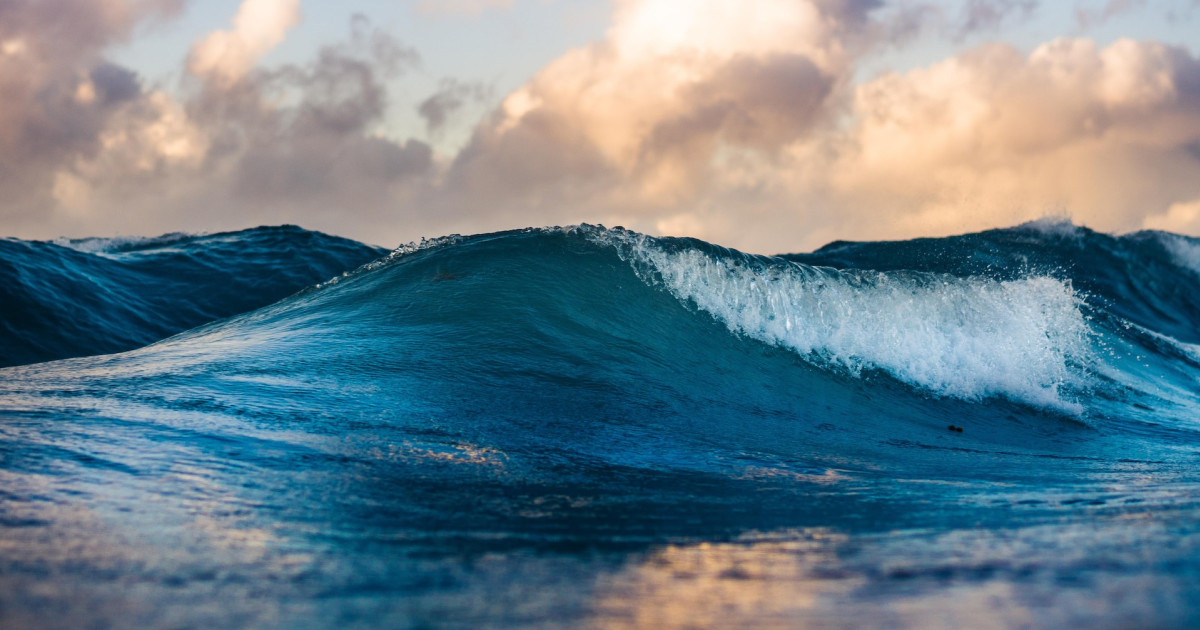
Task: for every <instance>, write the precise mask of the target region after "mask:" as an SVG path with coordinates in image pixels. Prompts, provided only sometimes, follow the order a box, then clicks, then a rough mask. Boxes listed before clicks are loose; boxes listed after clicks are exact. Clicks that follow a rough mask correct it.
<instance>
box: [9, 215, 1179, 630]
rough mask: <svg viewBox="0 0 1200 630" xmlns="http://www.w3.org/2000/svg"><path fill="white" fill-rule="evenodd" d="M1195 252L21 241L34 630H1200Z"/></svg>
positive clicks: (25, 484) (17, 303)
mask: <svg viewBox="0 0 1200 630" xmlns="http://www.w3.org/2000/svg"><path fill="white" fill-rule="evenodd" d="M1198 261H1200V239H1194V238H1189V237H1184V236H1179V235H1175V234H1168V233H1162V232H1139V233H1134V234H1129V235H1123V236H1114V235H1108V234H1103V233H1098V232H1095V231H1092V230H1089V229H1086V228H1082V227H1077V226H1073V225H1070V224H1069V223H1058V222H1039V223H1032V224H1026V225H1022V226H1017V227H1014V228H1008V229H1001V230H991V231H987V232H980V233H976V234H967V235H962V236H955V237H947V238H938V239H916V240H910V241H897V242H874V243H853V242H836V243H831V244H829V245H827V246H826V247H823V248H821V249H819V250H817V251H815V252H811V253H796V254H784V255H779V256H757V255H751V254H745V253H742V252H738V251H736V250H731V249H727V248H724V247H721V246H719V245H716V244H711V243H707V242H703V241H699V240H695V239H685V238H658V237H651V236H647V235H644V234H639V233H636V232H632V231H628V230H624V229H620V228H615V229H607V228H604V227H601V226H591V225H580V226H572V227H566V228H537V229H532V228H531V229H526V230H516V231H509V232H501V233H494V234H482V235H474V236H452V237H444V238H439V239H434V240H429V241H424V242H422V243H418V244H412V245H406V246H402V247H400V248H397V249H396V250H394V251H391V252H388V251H385V250H380V249H378V248H372V247H369V246H366V245H362V244H359V243H355V242H353V241H347V240H345V239H338V238H336V237H330V236H327V235H323V234H319V233H315V232H308V231H305V230H302V229H300V228H294V227H276V228H267V227H264V228H255V229H254V230H247V231H243V232H232V233H224V234H218V235H209V236H189V235H168V236H165V237H160V238H157V239H116V240H114V239H80V240H74V241H66V240H63V241H58V242H30V241H19V240H16V239H5V240H0V298H2V302H0V305H2V306H0V364H2V365H7V366H9V367H5V368H3V369H0V626H3V627H6V628H8V627H13V628H18V627H39V628H78V627H99V628H103V627H147V628H176V627H213V626H216V627H244V626H249V627H266V628H329V627H338V628H356V627H380V626H384V627H398V628H429V627H450V628H478V627H499V628H512V627H521V628H525V627H570V628H575V627H596V628H623V627H655V628H689V627H762V628H773V627H779V628H795V627H829V628H843V627H845V628H857V627H902V628H903V627H918V628H928V627H976V628H989V627H996V628H1008V627H1055V628H1058V627H1088V628H1096V627H1100V628H1105V627H1130V626H1137V627H1195V626H1198V625H1200V468H1198V466H1197V464H1200V324H1198V322H1200V262H1198ZM951 427H954V428H953V429H952V428H951Z"/></svg>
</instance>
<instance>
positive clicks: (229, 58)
mask: <svg viewBox="0 0 1200 630" xmlns="http://www.w3.org/2000/svg"><path fill="white" fill-rule="evenodd" d="M299 23H300V0H245V2H243V3H242V4H241V6H240V7H239V8H238V11H237V15H236V16H235V17H234V18H233V28H232V29H231V30H228V31H216V32H214V33H210V34H209V35H208V36H207V37H205V38H204V39H203V40H201V41H199V42H197V43H196V44H195V45H194V46H192V50H191V53H190V54H189V55H188V70H189V71H190V72H191V73H192V74H194V75H196V76H198V77H202V78H205V79H207V80H210V81H221V82H223V83H225V84H230V83H233V82H235V81H237V80H239V79H241V78H242V77H244V76H245V75H246V73H247V72H249V71H250V69H251V68H253V67H254V64H256V63H257V62H258V60H259V59H260V58H261V57H262V56H263V54H265V53H266V52H267V51H269V50H271V49H272V48H275V47H276V46H278V45H279V44H280V43H281V42H282V41H283V38H284V36H285V35H286V34H287V32H288V30H289V29H291V28H292V27H294V26H296V25H297V24H299Z"/></svg>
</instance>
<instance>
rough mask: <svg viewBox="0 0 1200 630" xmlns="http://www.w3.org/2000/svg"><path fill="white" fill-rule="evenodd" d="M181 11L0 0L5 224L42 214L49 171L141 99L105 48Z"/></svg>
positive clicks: (47, 204) (137, 2)
mask: <svg viewBox="0 0 1200 630" xmlns="http://www.w3.org/2000/svg"><path fill="white" fill-rule="evenodd" d="M180 8H181V3H180V2H178V1H175V0H62V1H61V2H53V3H48V2H41V1H39V0H7V1H5V2H0V94H3V98H0V194H2V195H3V197H4V199H5V201H4V203H3V205H0V220H3V222H4V224H5V225H6V226H9V229H10V230H14V231H16V230H21V229H32V228H34V227H35V226H36V225H38V224H39V223H41V222H43V221H44V220H46V219H47V214H48V213H49V212H50V211H51V208H52V207H53V197H52V195H51V191H52V189H53V186H54V183H55V179H56V175H55V173H56V172H58V171H59V170H60V169H62V168H64V167H67V166H69V165H70V164H71V163H72V162H73V161H74V160H76V159H78V158H80V157H84V156H88V155H92V154H95V153H96V152H97V151H99V150H101V148H102V134H103V132H104V130H105V128H106V127H107V125H108V124H109V122H110V121H111V120H113V119H114V118H115V117H117V116H120V115H121V114H122V112H123V111H124V110H125V109H127V108H128V107H129V106H130V104H132V103H135V102H136V101H137V100H139V99H140V96H141V91H142V88H141V86H140V82H139V80H138V78H137V76H136V75H135V74H134V73H133V72H131V71H129V70H128V69H125V68H121V67H119V66H117V65H115V64H113V63H111V62H109V61H107V60H106V59H105V58H104V55H103V52H104V50H105V49H106V48H107V47H108V46H110V45H112V44H114V43H117V42H122V41H125V40H126V39H127V38H128V37H129V36H130V35H131V33H132V32H133V30H134V29H135V28H136V27H137V26H138V25H139V24H144V23H147V22H154V21H158V20H163V19H166V18H169V17H170V16H172V15H174V14H175V13H177V12H178V11H179V9H180Z"/></svg>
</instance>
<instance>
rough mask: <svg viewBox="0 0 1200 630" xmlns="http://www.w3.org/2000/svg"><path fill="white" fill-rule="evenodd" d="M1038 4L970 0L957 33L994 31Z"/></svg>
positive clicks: (1031, 1) (1024, 0)
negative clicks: (1012, 17) (1010, 18)
mask: <svg viewBox="0 0 1200 630" xmlns="http://www.w3.org/2000/svg"><path fill="white" fill-rule="evenodd" d="M1114 1H1116V2H1128V1H1130V0H1114ZM1133 1H1134V2H1137V1H1139V0H1133ZM1037 6H1038V2H1037V0H968V1H967V4H966V5H965V6H964V7H963V15H962V19H961V20H960V24H959V27H958V32H957V33H956V35H957V36H958V37H959V38H962V37H965V36H966V35H969V34H971V33H976V32H980V31H994V30H995V29H997V28H999V26H1000V25H1001V24H1003V23H1004V22H1005V21H1006V20H1008V19H1009V17H1011V16H1014V15H1016V16H1018V17H1019V18H1028V17H1029V16H1030V14H1032V13H1033V10H1034V9H1036V8H1037Z"/></svg>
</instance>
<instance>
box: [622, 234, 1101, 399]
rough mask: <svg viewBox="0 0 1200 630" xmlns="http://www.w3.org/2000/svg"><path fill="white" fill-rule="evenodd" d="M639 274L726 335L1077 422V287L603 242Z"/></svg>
mask: <svg viewBox="0 0 1200 630" xmlns="http://www.w3.org/2000/svg"><path fill="white" fill-rule="evenodd" d="M600 238H601V239H602V240H605V241H606V242H608V243H610V244H613V245H615V246H616V247H617V249H618V251H619V252H620V253H621V255H622V257H624V258H625V259H626V260H628V261H629V262H631V263H632V264H633V265H634V267H635V268H636V269H638V270H639V273H641V274H642V275H643V277H646V278H648V279H651V280H652V281H654V282H661V283H662V285H663V286H665V288H666V289H667V290H669V291H670V292H671V293H672V294H673V295H674V296H675V297H676V298H678V299H679V300H680V301H682V302H685V303H690V304H693V305H695V306H696V307H697V308H699V309H700V310H702V311H705V312H707V313H710V314H712V315H713V316H714V317H716V318H717V319H718V320H719V321H721V322H723V323H724V324H725V325H726V326H727V327H728V328H729V329H730V330H731V331H733V332H735V333H738V334H741V335H745V336H747V337H751V338H754V339H757V340H760V341H763V342H766V343H769V344H772V345H777V346H780V347H784V348H788V349H791V350H793V351H795V352H796V353H798V354H799V355H800V356H802V357H804V358H805V359H806V360H808V361H810V362H812V363H815V364H820V365H827V366H834V367H837V368H840V369H845V370H848V371H850V372H853V373H860V372H861V371H862V370H863V369H869V368H875V369H880V370H884V371H886V372H888V373H890V374H892V375H893V376H895V377H896V378H898V379H901V380H903V381H906V382H908V383H910V384H913V385H916V386H918V387H921V388H924V389H926V390H929V391H931V392H934V393H936V394H940V395H946V396H953V397H957V398H962V399H967V400H979V399H983V398H987V397H993V396H1005V397H1008V398H1010V399H1013V400H1017V401H1021V402H1024V403H1028V404H1032V405H1036V406H1040V407H1050V408H1056V409H1059V410H1063V411H1068V412H1073V413H1079V412H1081V411H1082V407H1081V406H1080V405H1079V404H1078V403H1076V402H1073V401H1071V400H1070V394H1069V391H1070V390H1073V389H1077V388H1079V387H1080V386H1082V385H1084V384H1085V381H1086V377H1085V376H1084V371H1083V368H1082V367H1081V366H1084V365H1087V364H1088V362H1089V359H1090V355H1091V340H1090V337H1091V334H1092V333H1091V329H1090V328H1089V326H1088V324H1087V321H1086V318H1085V316H1084V315H1083V313H1082V311H1081V309H1080V307H1081V304H1082V302H1081V300H1080V298H1079V297H1078V296H1077V295H1076V294H1075V292H1074V291H1073V290H1072V288H1071V287H1070V285H1068V284H1067V283H1064V282H1062V281H1059V280H1056V279H1054V278H1049V277H1029V278H1024V279H1019V280H1014V281H1008V282H999V281H993V280H987V279H977V278H970V279H962V278H954V277H950V276H935V275H930V274H917V273H903V272H901V273H887V274H885V273H876V272H854V271H836V270H832V269H822V268H814V267H808V266H805V265H799V264H794V263H789V262H786V261H783V260H773V261H767V260H764V259H754V258H744V259H741V258H739V257H738V256H736V255H734V256H730V257H724V256H717V255H713V254H707V253H705V252H702V251H699V250H697V249H690V248H680V249H678V250H677V251H673V250H669V249H668V248H665V247H663V246H662V245H661V244H660V243H659V242H658V241H656V240H654V239H650V238H648V237H644V236H641V235H636V234H632V233H628V232H608V233H606V234H605V235H604V236H602V237H600Z"/></svg>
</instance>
